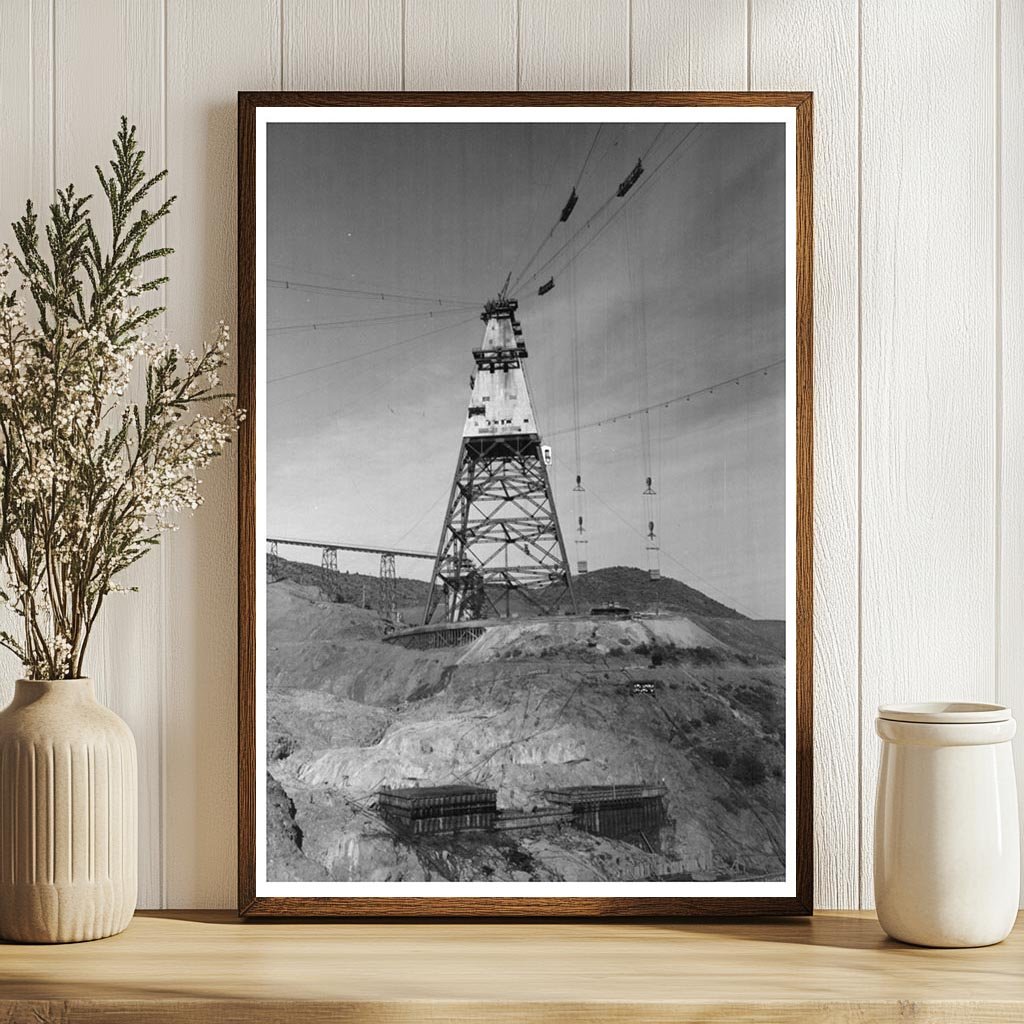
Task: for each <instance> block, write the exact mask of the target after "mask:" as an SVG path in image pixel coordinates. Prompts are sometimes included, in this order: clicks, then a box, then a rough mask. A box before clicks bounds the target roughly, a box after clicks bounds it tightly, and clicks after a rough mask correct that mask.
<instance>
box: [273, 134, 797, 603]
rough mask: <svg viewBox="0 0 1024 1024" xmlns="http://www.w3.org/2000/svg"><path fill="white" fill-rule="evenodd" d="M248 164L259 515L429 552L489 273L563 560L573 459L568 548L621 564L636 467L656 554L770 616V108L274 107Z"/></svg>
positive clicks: (775, 496) (774, 586)
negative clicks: (580, 113)
mask: <svg viewBox="0 0 1024 1024" xmlns="http://www.w3.org/2000/svg"><path fill="white" fill-rule="evenodd" d="M640 156H643V164H644V168H645V171H644V174H643V175H641V177H640V178H639V180H638V182H637V184H636V185H635V186H634V188H633V189H632V190H631V191H630V192H628V193H627V194H626V196H625V197H623V198H618V197H616V196H615V192H616V188H617V186H618V184H619V183H620V182H621V181H622V180H623V179H624V178H625V177H626V175H627V174H628V173H629V171H630V169H631V168H632V167H633V165H634V164H635V163H636V161H637V158H638V157H640ZM581 173H582V176H581ZM577 182H578V184H577ZM574 184H575V185H576V188H577V191H578V195H579V201H578V203H577V205H576V207H575V209H574V210H573V212H572V215H571V217H570V218H569V220H568V221H567V222H566V223H560V222H559V221H558V217H559V214H560V212H561V210H562V207H563V205H564V204H565V202H566V200H567V199H568V197H569V193H570V191H571V189H572V188H573V186H574ZM267 186H268V187H267V248H268V252H267V264H268V266H267V274H268V281H269V287H268V290H267V294H268V311H267V312H268V346H267V353H268V387H267V395H268V398H267V404H268V410H267V436H268V453H267V456H268V458H267V465H268V481H267V488H268V513H267V521H268V531H269V534H270V536H289V537H300V538H308V539H312V540H324V541H337V542H344V543H354V544H366V545H382V546H385V545H386V546H394V547H398V548H403V549H414V550H422V551H433V550H435V549H436V547H437V543H438V538H439V535H440V530H441V524H442V519H443V515H444V507H445V502H446V499H447V497H448V492H449V489H450V487H451V480H452V474H453V472H454V468H455V460H456V457H457V455H458V450H459V443H460V440H461V434H462V427H463V423H464V421H465V416H466V400H467V398H468V396H469V375H470V373H471V372H472V371H473V368H474V367H473V359H472V354H471V353H472V349H473V348H474V347H476V346H478V345H479V342H480V338H481V335H482V331H483V324H482V322H481V321H480V319H479V312H480V309H481V308H482V305H483V303H484V301H485V300H487V299H488V298H492V297H493V296H495V295H496V294H497V292H498V291H499V289H500V287H501V286H502V284H503V282H504V281H505V278H506V275H507V274H508V273H509V272H510V271H511V273H512V286H513V287H512V291H511V293H512V294H513V295H514V296H516V297H517V298H518V299H519V302H520V306H519V314H518V315H519V319H520V322H521V324H522V328H523V340H524V341H525V342H526V345H527V348H528V351H529V358H528V359H527V363H526V369H527V375H528V378H529V384H530V390H531V396H532V399H533V404H534V412H535V417H536V420H537V422H538V424H539V427H540V431H541V434H542V440H544V442H545V443H548V444H550V445H551V446H552V448H553V452H554V464H553V466H552V467H551V471H550V472H551V475H552V486H553V489H554V495H555V505H556V508H557V510H558V513H559V517H560V520H561V523H562V529H563V533H564V534H565V540H566V546H567V549H568V553H569V558H570V561H573V560H574V559H575V545H574V543H573V542H574V539H575V537H576V533H575V528H576V508H575V505H574V496H573V487H574V485H575V477H576V475H577V473H579V474H580V476H581V478H582V482H583V485H584V488H585V490H586V499H585V508H584V513H585V514H584V521H585V525H586V527H587V534H586V536H587V540H588V544H587V557H588V560H589V563H590V567H591V569H597V568H601V567H604V566H612V565H629V566H638V567H645V566H646V552H645V546H646V543H647V541H646V537H645V534H646V532H647V520H648V517H647V515H646V514H645V506H644V499H643V497H642V492H643V490H644V486H645V477H646V476H647V475H648V474H649V475H651V476H652V479H653V487H654V490H655V491H656V492H657V494H656V498H655V499H654V517H655V523H656V527H655V528H656V532H657V534H658V537H659V542H660V547H661V571H662V573H663V574H664V575H667V576H672V577H675V578H676V579H680V580H682V581H683V582H685V583H688V584H690V585H691V586H694V587H696V588H697V589H699V590H701V591H703V592H704V593H706V594H708V595H709V596H710V597H713V598H715V599H716V600H719V601H722V602H723V603H725V604H728V605H730V606H731V607H733V608H736V609H737V610H738V611H741V612H743V613H744V614H747V615H751V616H754V617H759V618H761V617H763V618H780V619H781V618H784V617H785V605H786V593H785V570H786V546H785V401H784V398H785V367H784V363H783V360H784V358H785V140H784V129H783V127H782V126H780V125H758V124H747V125H726V124H721V125H709V124H704V125H699V126H694V125H687V124H677V123H672V124H668V125H657V124H628V123H625V124H618V123H608V124H605V125H603V126H600V129H599V128H598V126H597V125H594V124H570V125H552V124H526V123H524V124H507V123H506V124H463V125H445V124H425V123H418V124H377V125H374V124H366V125H357V124H336V123H333V124H274V125H270V126H269V127H268V132H267ZM535 254H536V255H535ZM531 257H532V259H531ZM549 278H553V279H554V282H555V287H554V288H553V289H552V290H551V291H550V292H548V293H547V294H546V295H544V296H538V294H537V288H538V286H539V285H541V284H543V283H544V282H546V281H547V280H548V279H549ZM283 282H288V284H287V286H285V285H284V284H283ZM310 286H313V287H310ZM337 289H345V290H344V291H339V290H337ZM364 293H370V294H364ZM313 324H317V325H318V326H317V327H316V329H313V328H312V326H311V325H313ZM327 325H333V326H327ZM645 367H646V372H645ZM754 371H756V372H754ZM740 375H746V376H743V378H742V379H741V380H740V381H739V382H738V383H734V380H735V378H736V377H738V376H740ZM716 384H721V386H720V387H714V388H713V390H708V389H709V388H710V387H711V386H712V385H716ZM694 392H700V393H699V394H693V393H694ZM686 395H692V397H690V398H688V399H687V398H686V397H684V396H686ZM652 406H653V407H655V408H652V409H651V411H650V412H648V413H646V414H635V412H634V411H635V410H638V409H643V408H647V407H652ZM630 413H634V414H633V415H631V416H630V415H627V414H630ZM616 416H618V417H620V418H618V419H616V420H614V421H613V422H608V421H609V420H611V419H612V418H613V417H616ZM577 427H578V429H577ZM645 435H646V436H647V438H648V440H647V442H646V443H645V441H644V438H645ZM282 553H283V554H288V555H293V554H295V553H294V552H282ZM296 557H297V555H296ZM339 560H340V561H339V567H341V568H348V569H350V570H352V571H361V572H376V569H377V566H376V560H375V559H373V558H371V557H370V556H358V555H356V556H352V557H346V556H345V555H344V553H339ZM430 568H431V566H430V563H429V562H427V561H414V560H406V561H404V562H401V561H400V564H399V565H398V572H399V575H405V576H414V577H420V578H426V577H428V576H429V573H430Z"/></svg>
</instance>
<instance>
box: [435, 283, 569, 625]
mask: <svg viewBox="0 0 1024 1024" xmlns="http://www.w3.org/2000/svg"><path fill="white" fill-rule="evenodd" d="M516 307H517V304H516V302H515V301H514V300H509V299H506V298H505V297H504V296H501V297H499V298H498V299H497V300H495V301H493V302H489V303H488V304H487V306H486V307H485V308H484V312H483V314H482V315H481V319H482V320H483V321H484V324H485V327H484V337H483V341H482V343H481V346H480V348H478V349H474V351H473V358H474V361H475V364H476V372H475V373H474V374H473V375H472V376H471V377H470V398H469V405H468V407H467V411H466V423H465V427H464V428H463V432H462V443H461V446H460V449H459V457H458V460H457V462H456V466H455V476H454V480H453V483H452V488H451V493H450V496H449V499H448V505H447V508H446V511H445V519H444V525H443V527H442V530H441V539H440V542H439V544H438V550H437V558H436V560H435V563H434V572H433V576H432V581H431V589H430V596H429V598H428V601H427V607H426V611H425V615H424V624H428V623H430V622H431V621H432V620H433V619H434V617H435V615H436V614H437V613H438V611H439V610H441V609H443V617H444V620H445V621H448V622H461V621H466V620H469V619H480V618H491V617H501V616H507V615H509V614H511V612H512V601H513V599H514V598H515V600H516V609H517V610H519V609H520V608H522V607H523V606H524V605H525V607H526V609H528V610H530V611H532V612H534V613H535V614H539V615H552V614H556V613H557V612H558V610H559V608H560V607H561V605H562V603H563V602H564V601H565V600H566V599H568V603H569V606H570V607H571V608H572V609H573V610H574V611H575V608H576V604H575V595H574V593H573V588H572V576H571V574H570V572H569V562H568V559H567V557H566V552H565V544H564V542H563V539H562V531H561V527H560V525H559V522H558V514H557V512H556V510H555V503H554V497H553V495H552V492H551V481H550V479H549V477H548V471H547V464H548V462H549V461H550V454H549V450H548V449H546V447H545V446H544V445H542V443H541V438H540V432H539V429H538V427H537V421H536V417H535V416H534V412H533V407H532V404H531V401H530V393H529V388H528V385H527V381H526V375H525V373H524V370H523V361H524V360H525V359H526V357H527V351H526V345H525V343H524V342H523V340H522V329H521V327H520V325H519V322H518V320H517V319H516V316H515V311H516Z"/></svg>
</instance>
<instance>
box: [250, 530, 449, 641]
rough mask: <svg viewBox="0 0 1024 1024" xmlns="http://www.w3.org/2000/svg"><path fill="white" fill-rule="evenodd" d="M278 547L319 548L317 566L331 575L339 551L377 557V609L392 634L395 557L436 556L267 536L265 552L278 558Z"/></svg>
mask: <svg viewBox="0 0 1024 1024" xmlns="http://www.w3.org/2000/svg"><path fill="white" fill-rule="evenodd" d="M281 547H291V548H318V549H319V550H320V553H321V554H320V565H321V566H322V567H323V568H324V569H330V570H332V571H333V572H337V571H338V552H339V551H352V552H355V553H357V554H363V555H380V578H379V585H378V593H377V610H378V612H379V613H380V617H381V621H382V622H383V624H384V631H385V632H388V633H390V632H392V631H393V630H394V629H396V628H397V626H398V624H399V623H398V588H397V584H396V574H395V559H396V558H425V559H427V560H429V561H431V562H433V561H434V559H435V557H436V555H435V553H434V552H431V551H410V550H406V549H403V548H385V547H375V546H370V545H365V544H344V543H339V542H337V541H323V540H300V539H298V538H296V537H268V538H267V553H268V554H271V555H277V554H278V553H279V549H280V548H281Z"/></svg>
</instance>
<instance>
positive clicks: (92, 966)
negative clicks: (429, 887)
mask: <svg viewBox="0 0 1024 1024" xmlns="http://www.w3.org/2000/svg"><path fill="white" fill-rule="evenodd" d="M1022 957H1024V932H1022V930H1021V928H1020V927H1019V926H1018V929H1017V931H1015V933H1014V934H1013V935H1012V936H1011V937H1010V939H1008V940H1007V941H1006V942H1004V943H1002V944H1001V945H997V946H990V947H988V948H986V949H966V950H926V949H920V948H917V947H912V946H903V945H900V944H899V943H895V942H892V941H891V940H889V939H887V938H886V937H885V936H884V935H883V933H882V931H881V929H880V928H879V927H878V924H877V923H876V922H875V920H874V919H873V917H872V916H871V915H870V914H864V913H859V914H858V913H838V914H837V913H828V914H822V915H819V916H817V917H815V918H813V919H793V920H777V921H772V922H770V923H765V922H760V923H754V922H749V921H748V922H736V921H733V922H728V923H709V922H689V923H685V924H678V923H677V924H667V923H664V922H662V923H656V924H654V923H634V924H621V923H620V924H608V923H604V924H550V923H548V924H452V923H448V924H427V923H420V924H403V925H398V924H370V923H365V922H364V923H361V924H349V925H337V924H317V923H311V922H287V923H284V922H281V923H275V924H254V923H251V922H239V921H238V920H237V919H236V918H234V917H233V916H232V915H230V914H227V913H217V912H205V913H204V912H191V913H188V912H180V913H175V912H172V911H166V912H160V913H158V914H156V913H153V914H143V915H140V916H138V917H137V918H136V920H135V921H134V922H133V924H132V925H131V926H130V927H129V929H128V931H127V932H125V933H124V934H122V935H119V936H115V937H114V938H112V939H106V940H103V941H100V942H90V943H82V944H80V945H71V946H10V945H7V946H5V945H0V1020H2V1021H4V1022H5V1024H23V1022H32V1024H39V1021H41V1020H42V1021H48V1020H55V1021H56V1020H59V1021H61V1022H62V1024H85V1022H89V1024H91V1022H93V1021H100V1020H102V1021H111V1020H113V1021H129V1020H131V1021H189V1022H190V1024H206V1022H218V1024H224V1022H234V1021H256V1020H259V1021H282V1022H284V1021H289V1022H291V1021H296V1020H302V1021H346V1022H347V1021H373V1022H413V1021H416V1022H419V1021H440V1020H444V1021H501V1022H508V1024H511V1022H530V1021H545V1022H563V1021H564V1022H570V1021H572V1022H580V1024H582V1022H595V1021H627V1020H628V1021H676V1022H681V1021H726V1020H728V1021H736V1022H747V1021H757V1022H759V1024H768V1022H776V1024H780V1022H784V1021H816V1022H834V1024H843V1022H851V1024H852V1022H857V1024H872V1022H878V1021H897V1020H898V1021H907V1020H921V1021H928V1022H952V1021H956V1022H970V1024H986V1022H990V1021H991V1022H995V1021H1000V1022H1008V1021H1019V1020H1020V1019H1021V1018H1022V1016H1024V976H1022V974H1021V971H1020V963H1021V960H1022ZM34 1014H36V1016H34ZM48 1014H49V1016H48Z"/></svg>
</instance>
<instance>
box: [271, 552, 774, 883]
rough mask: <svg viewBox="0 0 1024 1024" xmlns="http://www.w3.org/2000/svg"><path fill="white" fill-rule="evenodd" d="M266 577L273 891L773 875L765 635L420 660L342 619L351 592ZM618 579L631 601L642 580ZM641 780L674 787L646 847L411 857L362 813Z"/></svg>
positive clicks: (316, 575) (604, 635)
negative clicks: (445, 797)
mask: <svg viewBox="0 0 1024 1024" xmlns="http://www.w3.org/2000/svg"><path fill="white" fill-rule="evenodd" d="M290 564H291V565H295V564H296V563H290ZM276 569H277V571H278V573H279V575H278V576H277V577H276V579H274V582H272V583H270V585H269V586H268V594H267V598H268V619H269V622H268V669H269V671H268V686H269V694H268V737H267V740H268V758H269V765H268V767H269V770H270V775H271V777H272V778H271V780H270V786H271V790H270V795H271V800H270V806H271V808H272V811H273V814H272V820H271V823H270V830H271V832H270V835H269V836H268V844H269V845H268V856H269V857H270V860H271V864H272V869H273V871H274V872H276V874H274V875H272V877H276V878H281V879H289V878H294V879H300V878H306V879H313V878H329V879H335V880H395V881H397V880H445V879H473V880H487V879H493V880H498V879H512V880H520V881H528V880H559V879H561V880H600V879H613V880H624V879H631V878H632V879H644V878H651V877H668V876H671V877H684V878H685V877H691V878H706V879H713V878H745V877H778V875H779V874H780V873H781V872H782V870H783V862H782V843H783V835H784V828H783V807H784V783H783V779H784V760H785V758H784V749H785V748H784V730H785V701H784V689H785V672H784V663H783V661H782V658H781V657H780V654H779V651H778V649H777V647H773V644H772V642H770V636H771V635H773V631H772V630H766V629H764V628H762V627H763V624H759V623H754V622H752V621H751V620H745V619H742V618H738V617H736V616H735V613H732V616H731V617H730V616H729V615H724V614H720V615H715V616H712V615H706V614H705V615H704V616H699V617H698V616H696V615H694V616H693V617H692V618H691V617H687V616H682V615H670V616H664V617H660V618H652V619H644V620H609V619H592V620H589V621H588V620H586V619H564V618H561V619H559V618H556V619H551V620H546V621H537V620H532V621H528V620H510V621H508V622H505V623H503V624H501V625H499V626H496V627H493V628H491V629H489V630H488V631H487V632H486V633H485V634H484V635H483V636H482V637H480V638H479V639H478V640H477V641H476V642H474V643H472V644H470V645H467V646H465V647H461V648H454V649H446V650H438V651H412V650H406V649H404V648H401V647H397V646H395V645H393V644H387V643H383V642H382V641H381V639H380V637H379V633H378V627H377V623H376V616H375V614H374V612H372V611H369V610H364V609H362V608H359V607H358V606H356V605H353V604H348V603H339V600H338V597H339V595H340V596H342V597H344V595H346V594H348V593H351V591H350V590H349V589H347V588H348V587H350V586H351V584H352V581H351V579H350V580H348V581H345V580H344V575H343V574H335V573H326V574H324V570H321V569H319V568H317V567H308V566H303V567H302V568H301V570H300V571H298V572H295V573H294V574H292V572H291V571H290V569H289V563H284V562H283V560H278V564H277V565H276ZM308 570H311V572H310V571H308ZM620 572H625V573H626V574H627V575H626V576H624V577H622V578H623V579H624V580H625V582H627V583H628V582H629V576H628V574H629V573H631V572H636V570H620ZM320 574H324V575H326V576H327V577H328V578H327V579H326V580H324V579H323V577H322V576H321V575H320ZM293 575H294V577H297V578H293ZM339 575H340V576H342V582H340V583H339V582H338V581H337V580H334V579H331V578H330V577H335V576H339ZM592 575H593V576H597V574H596V573H595V574H592ZM272 579H273V577H272ZM321 582H322V583H324V587H323V588H322V587H321V586H320V583H321ZM411 582H415V581H411ZM672 582H673V583H675V582H676V581H672ZM678 586H680V587H682V586H683V584H678ZM687 589H689V588H687ZM359 590H360V591H361V585H359ZM682 596H684V597H686V598H687V599H688V600H691V601H693V602H695V603H696V598H693V597H692V595H682ZM698 596H699V597H703V595H698ZM608 600H615V601H618V600H621V598H619V597H618V596H612V597H609V598H608ZM704 601H708V599H707V598H704ZM699 606H700V607H702V608H712V609H716V610H717V609H720V608H721V606H716V604H715V602H709V603H708V604H706V605H705V604H700V605H699ZM725 611H726V612H728V611H729V610H728V609H725ZM774 632H777V630H775V631H774ZM640 780H643V781H646V782H652V783H663V784H664V785H665V786H666V787H667V789H668V796H667V798H666V805H667V810H668V816H669V822H668V824H667V825H666V827H665V828H663V829H662V830H661V831H660V833H659V834H658V835H656V836H652V837H651V840H652V842H651V843H650V845H649V847H648V848H646V849H641V848H640V847H638V846H636V845H633V844H630V843H628V842H625V841H623V840H615V839H611V838H605V837H599V836H593V835H589V834H587V833H584V832H581V831H579V830H577V829H575V828H571V827H567V826H562V827H555V828H548V829H536V828H534V829H525V830H522V831H516V832H502V833H465V834H460V835H458V836H441V837H435V838H433V839H429V840H423V839H420V840H416V841H412V840H409V839H408V838H406V837H403V836H401V835H398V834H396V833H395V832H394V831H393V830H391V829H390V828H389V827H388V826H387V825H386V824H385V823H384V822H383V821H382V819H381V818H380V817H379V816H378V815H377V814H376V813H375V810H374V794H375V792H376V791H377V790H378V789H379V788H380V787H381V786H386V785H387V786H408V785H413V784H422V785H428V784H445V783H451V782H465V781H469V782H473V783H476V784H479V785H484V786H488V787H492V788H494V789H496V790H497V791H498V804H499V807H502V808H505V809H519V810H529V809H531V808H533V807H535V806H539V805H541V804H543V802H544V801H543V798H542V796H541V795H540V793H541V791H542V790H544V789H547V788H552V787H560V786H576V785H595V784H610V783H616V782H620V783H629V782H636V781H640Z"/></svg>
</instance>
